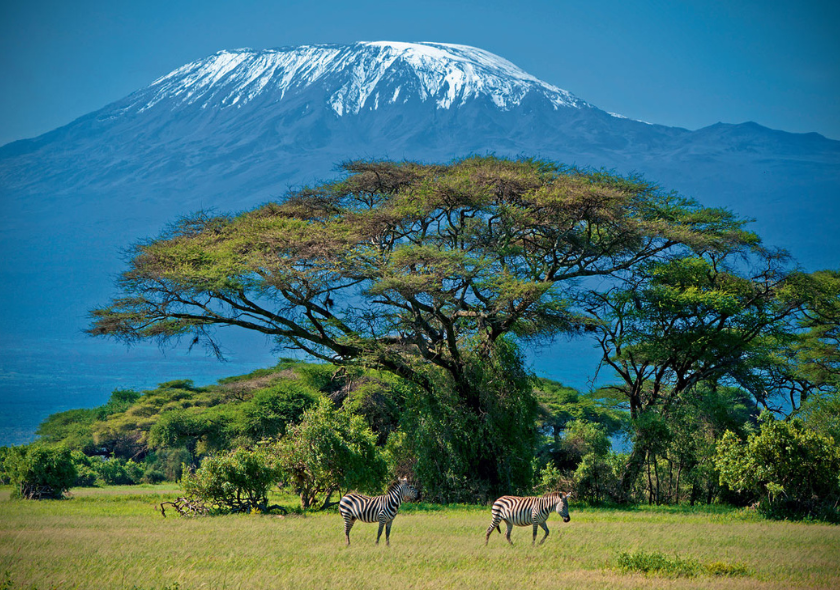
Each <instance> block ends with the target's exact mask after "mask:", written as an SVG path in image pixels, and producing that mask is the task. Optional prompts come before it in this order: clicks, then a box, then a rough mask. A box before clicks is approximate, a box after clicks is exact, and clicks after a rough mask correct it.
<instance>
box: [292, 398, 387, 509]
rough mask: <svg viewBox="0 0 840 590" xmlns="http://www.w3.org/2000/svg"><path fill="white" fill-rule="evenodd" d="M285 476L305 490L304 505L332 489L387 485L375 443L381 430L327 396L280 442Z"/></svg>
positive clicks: (300, 492)
mask: <svg viewBox="0 0 840 590" xmlns="http://www.w3.org/2000/svg"><path fill="white" fill-rule="evenodd" d="M276 453H277V457H278V467H279V468H280V471H281V472H282V473H283V480H284V482H285V483H286V484H287V485H289V486H290V487H292V489H294V491H295V493H296V494H298V495H299V496H300V502H301V507H302V508H309V507H311V506H312V505H314V504H315V502H316V501H317V500H318V499H319V498H321V497H322V496H323V497H324V501H323V502H324V506H326V505H328V503H329V500H330V497H331V495H332V494H333V493H335V492H339V491H342V490H349V489H351V488H356V489H358V490H359V491H373V490H376V489H378V488H380V487H381V486H382V483H383V482H384V479H385V475H386V470H387V467H386V463H385V460H384V459H383V457H382V455H381V453H380V452H379V449H377V447H376V435H375V434H374V433H373V432H372V431H371V430H370V428H368V426H367V424H365V421H364V419H363V418H361V417H360V416H351V415H350V414H348V413H347V412H344V411H340V410H336V409H335V408H334V407H333V406H332V403H331V402H330V401H329V400H327V399H322V400H321V401H320V403H319V404H318V405H317V406H316V407H314V408H313V409H311V410H308V411H307V412H306V413H304V415H303V420H302V421H301V423H300V424H299V425H297V426H295V427H294V428H292V429H291V430H290V431H289V432H288V433H287V435H286V436H285V437H283V438H282V439H281V440H280V442H279V443H278V444H277V446H276Z"/></svg>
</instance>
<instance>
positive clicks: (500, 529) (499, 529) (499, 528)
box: [496, 525, 502, 535]
mask: <svg viewBox="0 0 840 590" xmlns="http://www.w3.org/2000/svg"><path fill="white" fill-rule="evenodd" d="M496 530H497V531H499V534H500V535H501V534H502V527H500V526H499V525H496Z"/></svg>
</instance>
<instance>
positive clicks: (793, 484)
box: [715, 413, 840, 520]
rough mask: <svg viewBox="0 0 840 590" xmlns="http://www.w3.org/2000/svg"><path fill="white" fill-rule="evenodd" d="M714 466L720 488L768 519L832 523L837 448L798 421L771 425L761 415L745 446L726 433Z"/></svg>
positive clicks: (839, 488) (837, 494) (839, 485)
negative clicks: (744, 498) (743, 496)
mask: <svg viewBox="0 0 840 590" xmlns="http://www.w3.org/2000/svg"><path fill="white" fill-rule="evenodd" d="M715 466H716V468H717V470H718V472H719V473H720V483H721V485H725V486H727V487H728V488H729V489H731V490H736V491H744V492H747V493H748V494H751V495H752V499H755V500H758V501H759V506H758V507H759V510H760V511H761V512H763V513H764V514H765V515H767V516H770V517H785V516H795V517H802V516H810V517H815V518H822V519H829V520H836V519H838V518H839V517H840V515H838V513H837V510H836V508H833V507H832V504H833V505H835V506H836V502H837V499H838V498H840V481H838V473H840V447H838V445H837V444H836V443H835V442H834V439H833V438H831V437H828V436H825V435H822V434H819V433H817V432H814V431H813V430H811V429H809V428H808V427H807V426H806V425H805V423H804V422H802V420H799V419H796V418H794V419H790V420H775V419H774V418H773V417H772V416H771V415H770V414H768V413H764V414H762V416H761V418H760V428H759V431H758V432H756V433H754V434H751V435H749V437H748V438H747V441H746V442H742V441H741V440H739V439H738V438H737V437H736V436H735V435H734V434H733V433H732V432H729V431H727V432H726V433H725V434H724V435H723V437H722V438H721V440H720V442H719V443H718V448H717V453H716V455H715Z"/></svg>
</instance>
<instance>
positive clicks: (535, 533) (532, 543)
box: [531, 522, 540, 547]
mask: <svg viewBox="0 0 840 590" xmlns="http://www.w3.org/2000/svg"><path fill="white" fill-rule="evenodd" d="M538 526H540V525H539V523H536V522H535V523H534V534H533V535H532V536H531V547H533V546H534V545H535V544H536V543H537V527H538Z"/></svg>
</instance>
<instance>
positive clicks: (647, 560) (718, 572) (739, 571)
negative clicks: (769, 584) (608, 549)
mask: <svg viewBox="0 0 840 590" xmlns="http://www.w3.org/2000/svg"><path fill="white" fill-rule="evenodd" d="M616 563H617V565H618V569H619V570H621V571H622V572H625V573H631V572H640V573H643V574H645V575H660V576H669V577H674V578H680V577H684V578H692V577H694V576H697V575H701V574H705V575H708V576H746V575H749V573H750V571H749V569H748V568H747V566H746V564H744V563H742V562H737V563H726V562H723V561H713V562H711V563H705V564H704V563H700V562H699V561H697V560H696V559H693V558H691V557H680V556H679V555H676V554H674V555H673V556H670V555H665V554H664V553H660V552H659V551H651V552H646V551H621V552H619V553H618V554H617V555H616Z"/></svg>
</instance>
